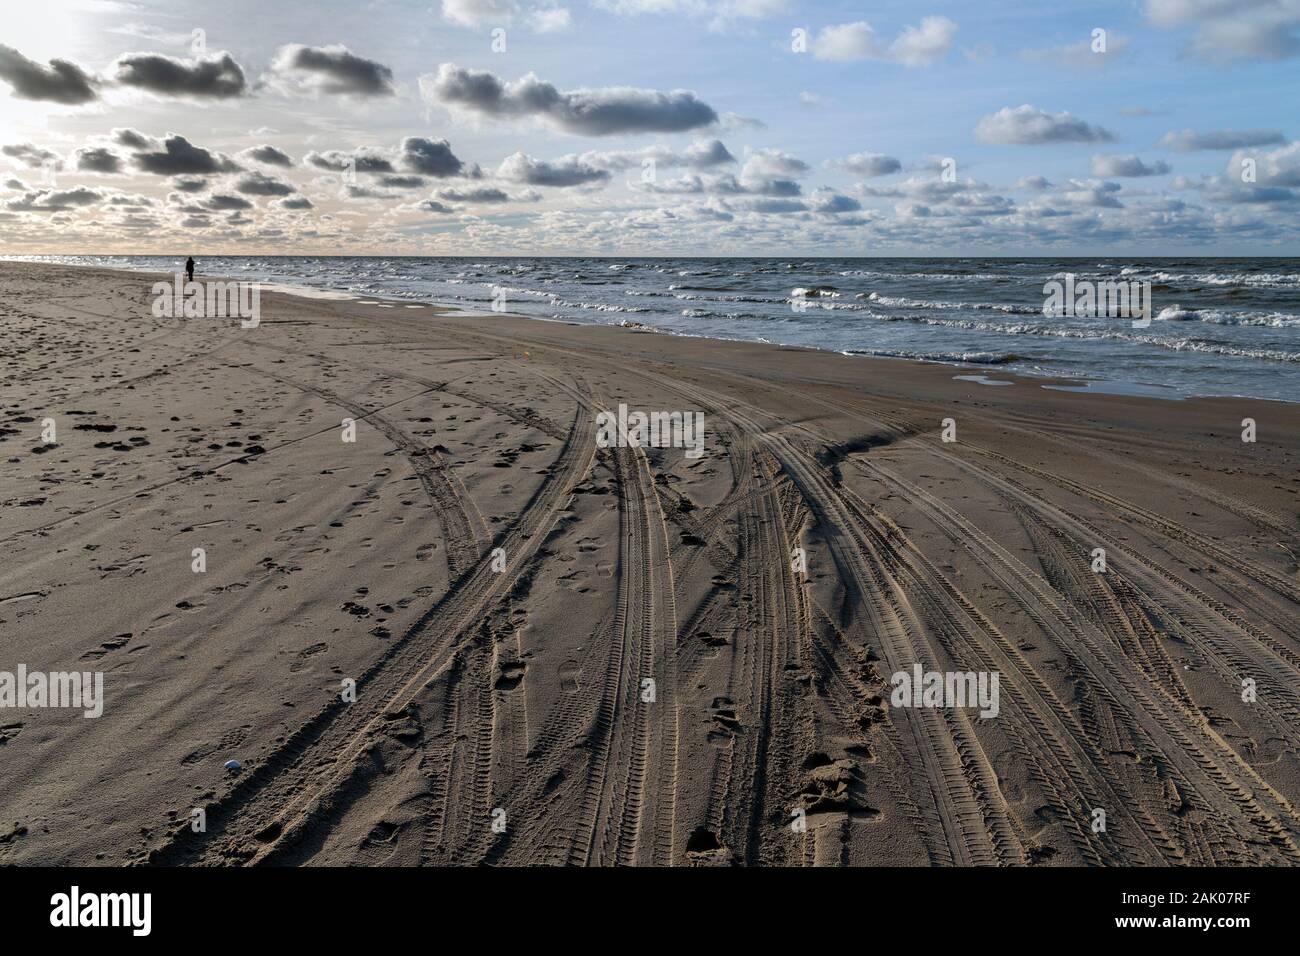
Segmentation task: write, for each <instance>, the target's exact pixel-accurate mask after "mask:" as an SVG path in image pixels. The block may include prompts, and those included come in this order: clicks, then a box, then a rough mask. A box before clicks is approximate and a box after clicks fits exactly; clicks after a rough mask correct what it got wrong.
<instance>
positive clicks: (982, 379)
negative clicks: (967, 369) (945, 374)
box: [953, 375, 1016, 385]
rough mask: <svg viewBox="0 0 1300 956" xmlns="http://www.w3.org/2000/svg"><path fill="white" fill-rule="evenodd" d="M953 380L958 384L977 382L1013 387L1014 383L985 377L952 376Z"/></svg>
mask: <svg viewBox="0 0 1300 956" xmlns="http://www.w3.org/2000/svg"><path fill="white" fill-rule="evenodd" d="M953 378H954V379H956V380H957V381H959V382H978V383H979V384H981V385H1015V384H1016V383H1015V382H1008V381H1006V380H1005V379H1000V378H989V377H988V376H987V375H954V376H953Z"/></svg>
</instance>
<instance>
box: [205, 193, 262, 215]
mask: <svg viewBox="0 0 1300 956" xmlns="http://www.w3.org/2000/svg"><path fill="white" fill-rule="evenodd" d="M203 207H204V208H205V209H210V210H212V211H213V212H225V211H226V210H228V209H252V208H253V204H252V203H251V202H249V201H248V200H247V199H244V198H242V197H240V196H228V195H216V196H210V197H208V198H207V199H205V200H203Z"/></svg>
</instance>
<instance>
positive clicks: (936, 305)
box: [856, 292, 1043, 315]
mask: <svg viewBox="0 0 1300 956" xmlns="http://www.w3.org/2000/svg"><path fill="white" fill-rule="evenodd" d="M856 298H859V299H864V300H866V301H868V302H874V303H876V304H877V305H883V306H885V307H886V308H890V309H954V310H963V311H988V312H1004V313H1006V314H1007V315H1039V314H1041V312H1042V311H1043V310H1042V309H1041V308H1039V307H1037V306H1032V305H1010V304H1001V303H997V302H949V301H945V300H942V299H909V298H905V297H903V296H895V295H881V294H880V293H879V292H859V293H858V294H857V296H856Z"/></svg>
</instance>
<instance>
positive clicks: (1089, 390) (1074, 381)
mask: <svg viewBox="0 0 1300 956" xmlns="http://www.w3.org/2000/svg"><path fill="white" fill-rule="evenodd" d="M259 258H294V257H292V256H281V257H276V256H265V257H259ZM336 258H341V259H347V258H357V257H354V256H339V257H336ZM364 258H374V259H391V258H401V257H392V256H370V257H364ZM479 258H493V257H479ZM496 258H506V259H510V258H518V257H512V256H505V257H496ZM573 258H579V259H580V258H585V257H573ZM633 258H638V257H633ZM639 258H650V257H639ZM666 258H673V257H666ZM772 258H780V257H772ZM799 258H801V259H803V258H810V257H806V256H801V257H799ZM829 258H835V257H829ZM886 258H888V257H886ZM958 258H964V257H958ZM1043 258H1045V259H1049V260H1050V259H1051V258H1052V257H1043ZM1121 258H1127V257H1121ZM1164 258H1175V259H1176V257H1164ZM1242 258H1246V259H1251V258H1254V257H1242ZM1277 258H1286V257H1277ZM6 261H26V260H0V264H2V263H3V262H6ZM1176 261H1177V260H1176ZM57 265H59V266H60V267H63V268H69V269H91V270H95V269H103V270H105V271H108V272H120V273H125V274H129V275H141V276H156V277H158V278H159V279H172V278H174V276H175V275H176V274H175V273H165V272H154V271H151V270H146V269H132V268H127V267H124V266H96V265H85V264H79V263H75V264H65V263H57ZM208 278H211V279H216V280H219V281H227V282H228V281H256V282H257V283H258V284H259V285H260V286H261V287H262V288H263V289H264V290H265V291H268V292H275V293H278V294H281V295H290V296H298V297H300V298H306V299H337V300H339V301H353V302H357V303H359V304H364V302H365V301H366V300H376V301H379V302H383V303H385V304H386V305H392V306H393V307H405V306H410V305H413V304H414V303H413V302H412V301H411V300H407V299H390V298H386V297H384V296H379V295H370V294H362V293H353V292H347V291H343V290H337V289H316V288H314V287H312V286H308V285H295V284H293V283H287V282H263V281H261V280H246V279H240V278H239V277H238V276H235V275H225V276H220V275H212V276H209V277H208ZM423 305H424V306H425V307H427V308H433V309H437V310H440V311H445V312H449V313H455V314H459V315H465V316H482V317H490V316H494V315H506V316H510V317H512V318H517V319H523V320H527V321H531V322H543V323H556V324H560V325H573V326H578V327H589V326H590V327H601V328H622V329H627V330H629V331H633V332H638V333H646V334H656V335H663V336H667V337H670V338H682V339H701V340H705V341H710V342H737V343H745V344H750V345H758V346H767V347H771V348H776V349H801V350H805V351H809V352H816V353H820V354H827V355H840V356H844V357H846V358H853V359H867V360H873V361H881V360H884V361H890V362H903V363H913V364H916V365H922V366H939V367H942V368H951V369H958V370H962V371H963V372H965V373H966V374H969V375H972V376H975V375H980V374H982V375H983V376H985V377H991V376H996V375H1002V376H1006V377H1009V378H1013V379H1015V380H1016V383H1017V384H1026V385H1035V384H1036V385H1038V386H1040V387H1041V388H1042V389H1044V390H1048V391H1054V390H1063V391H1068V392H1070V393H1074V394H1088V395H1112V396H1122V397H1126V398H1148V399H1152V400H1155V401H1175V402H1187V401H1202V400H1241V401H1250V402H1275V403H1278V404H1281V405H1296V404H1300V395H1298V396H1297V397H1296V398H1295V399H1294V400H1292V401H1287V400H1286V399H1281V398H1257V397H1254V396H1250V395H1203V394H1198V393H1196V392H1183V391H1180V390H1178V389H1176V388H1175V387H1174V386H1166V385H1163V384H1159V383H1152V382H1139V381H1136V380H1133V379H1128V378H1107V377H1092V376H1088V375H1052V374H1046V373H1044V374H1033V373H1027V372H1012V371H1001V370H1000V369H999V363H983V362H959V361H947V360H942V359H927V358H915V357H910V356H893V355H871V354H858V353H855V352H853V351H851V350H838V349H833V348H823V347H820V346H812V345H786V344H781V343H776V342H766V341H756V340H754V339H733V338H715V337H712V336H707V335H699V334H692V333H687V332H679V331H676V330H671V329H660V328H655V327H653V326H649V325H644V324H641V323H636V322H635V321H633V320H627V323H628V324H620V323H603V322H591V323H586V322H577V321H574V320H571V319H566V318H542V317H538V316H530V315H524V314H522V313H517V312H506V313H493V312H478V311H474V310H469V309H462V308H460V307H457V306H451V305H445V304H440V303H434V302H425V303H423ZM986 387H987V386H986ZM1166 388H1168V389H1170V390H1171V391H1173V394H1169V395H1161V394H1159V390H1160V389H1166Z"/></svg>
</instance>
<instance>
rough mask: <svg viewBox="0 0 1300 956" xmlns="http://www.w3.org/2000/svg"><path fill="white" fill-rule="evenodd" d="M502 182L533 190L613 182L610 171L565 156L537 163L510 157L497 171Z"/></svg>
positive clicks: (521, 156) (521, 155)
mask: <svg viewBox="0 0 1300 956" xmlns="http://www.w3.org/2000/svg"><path fill="white" fill-rule="evenodd" d="M497 175H498V176H500V177H501V178H502V179H508V180H511V181H512V182H517V183H527V184H528V185H530V186H553V187H557V188H566V187H569V186H583V185H586V184H588V183H602V182H607V181H608V180H609V171H608V170H604V169H597V168H596V167H594V166H592V165H590V164H588V163H584V162H583V161H582V160H581V159H580V158H579V157H577V156H562V157H560V158H559V159H556V160H550V161H548V160H544V159H534V158H533V157H532V156H529V155H527V154H525V153H515V154H513V155H511V156H507V157H506V158H505V159H504V160H503V161H502V163H501V166H500V168H499V169H498V170H497Z"/></svg>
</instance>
